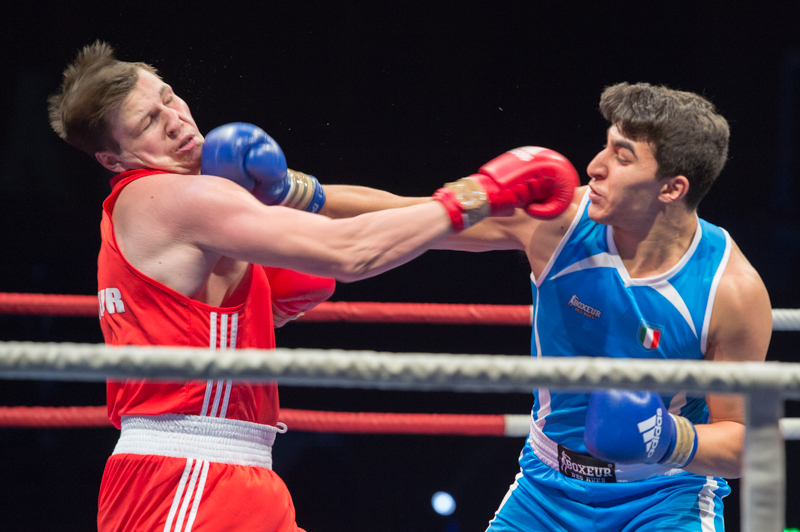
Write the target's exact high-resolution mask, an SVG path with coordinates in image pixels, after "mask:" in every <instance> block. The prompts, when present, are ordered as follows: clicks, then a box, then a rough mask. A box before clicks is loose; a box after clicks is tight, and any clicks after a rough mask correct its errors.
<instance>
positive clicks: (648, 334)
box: [639, 322, 663, 349]
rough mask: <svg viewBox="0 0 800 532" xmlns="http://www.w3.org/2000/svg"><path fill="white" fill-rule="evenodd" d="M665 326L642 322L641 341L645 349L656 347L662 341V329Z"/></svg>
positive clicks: (640, 328) (640, 327) (640, 329)
mask: <svg viewBox="0 0 800 532" xmlns="http://www.w3.org/2000/svg"><path fill="white" fill-rule="evenodd" d="M662 329H663V327H658V326H656V325H650V324H649V323H645V322H642V324H641V325H640V326H639V343H640V344H642V346H643V347H644V348H645V349H656V348H657V347H658V344H660V343H661V330H662Z"/></svg>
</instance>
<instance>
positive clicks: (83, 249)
mask: <svg viewBox="0 0 800 532" xmlns="http://www.w3.org/2000/svg"><path fill="white" fill-rule="evenodd" d="M743 4H744V3H736V4H735V5H734V4H733V3H728V2H717V1H711V2H661V3H658V4H656V3H649V2H625V1H623V2H605V1H601V2H595V3H593V4H591V5H584V4H583V3H575V2H535V1H529V2H521V1H519V2H504V1H493V2H460V3H440V2H428V3H419V4H417V3H413V2H391V1H384V2H347V3H335V2H324V3H323V2H319V3H313V2H272V1H263V2H250V3H238V2H231V3H225V5H223V3H217V5H215V6H213V7H208V6H207V5H206V4H202V3H201V4H192V3H158V4H152V5H151V4H147V3H113V2H103V3H101V2H96V1H95V0H89V1H86V2H81V3H78V4H76V5H75V6H73V7H67V6H66V5H65V3H63V2H61V3H57V4H55V3H53V4H48V3H46V2H45V3H37V2H29V3H25V4H15V5H13V6H11V5H7V6H5V7H3V8H0V59H1V61H2V62H1V63H0V64H1V66H2V76H0V216H1V217H2V218H1V220H2V223H0V291H2V292H42V293H69V294H93V293H95V292H96V290H97V288H96V262H95V261H96V256H97V250H98V247H99V229H98V225H99V220H100V203H101V201H102V199H103V198H104V197H105V195H106V194H107V193H108V190H109V187H108V184H107V180H108V177H109V176H108V175H107V174H106V172H105V170H103V169H102V168H100V167H99V165H97V164H96V163H95V162H94V161H93V160H92V159H91V158H89V157H88V156H86V155H83V154H81V153H79V152H78V151H76V150H74V149H73V148H71V147H69V146H67V145H66V144H65V143H63V142H62V141H61V140H60V139H58V137H57V136H56V135H55V134H54V133H53V132H52V131H51V130H50V129H49V126H48V123H47V114H46V98H47V96H48V95H49V94H51V93H53V92H54V91H55V90H56V89H57V86H58V84H59V82H60V75H61V72H62V70H63V68H64V67H65V66H66V65H67V63H69V62H70V61H71V60H72V59H73V58H74V56H75V54H76V53H77V51H78V49H79V48H80V47H82V46H84V45H86V44H89V43H91V42H92V41H94V40H95V39H102V40H105V41H107V42H109V43H111V44H112V45H113V46H115V47H116V49H117V54H118V57H119V58H121V59H123V60H129V61H145V62H149V63H151V64H153V65H154V66H155V67H156V68H158V69H159V71H160V72H161V73H162V74H163V76H164V77H165V79H166V80H167V81H168V82H169V83H170V84H172V86H173V87H174V88H175V90H176V92H177V93H178V94H179V95H181V96H182V97H183V98H184V99H185V100H186V101H187V102H188V103H189V105H190V106H191V108H192V110H193V114H194V117H195V119H196V120H197V123H198V125H199V126H200V129H201V131H203V132H207V131H209V130H210V129H212V128H213V127H216V126H218V125H220V124H223V123H227V122H233V121H248V122H253V123H255V124H258V125H260V126H261V127H263V128H264V129H265V130H266V131H267V132H269V133H270V134H271V135H272V136H273V137H274V138H275V139H276V140H277V141H278V142H279V143H280V145H281V146H282V148H283V149H284V152H285V153H286V156H287V159H288V161H289V164H290V166H292V167H294V168H297V169H300V170H303V171H306V172H309V173H312V174H314V175H316V176H317V177H319V178H320V180H321V181H322V182H324V183H348V184H360V185H367V186H372V187H377V188H382V189H386V190H389V191H392V192H395V193H398V194H403V195H428V194H430V193H431V192H432V191H433V190H435V189H436V188H438V187H439V186H440V185H441V184H442V183H443V182H445V181H450V180H453V179H454V178H458V177H461V176H463V175H466V174H468V173H470V172H472V171H474V170H476V169H477V168H478V167H480V166H481V164H483V163H484V162H486V161H488V160H490V159H491V158H493V157H495V156H496V155H498V154H500V153H502V152H503V151H505V150H507V149H510V148H513V147H516V146H521V145H541V146H546V147H549V148H552V149H555V150H557V151H559V152H561V153H563V154H565V155H566V156H567V157H569V158H570V159H571V160H572V161H573V163H574V164H575V166H576V167H577V168H578V169H579V171H581V174H585V172H584V169H585V168H586V165H587V164H588V162H589V161H590V160H591V158H592V157H593V155H594V154H595V153H596V152H597V151H598V150H599V149H600V148H601V146H602V144H603V143H604V131H605V128H606V124H605V123H604V121H603V119H602V117H601V116H600V114H599V112H598V111H597V103H598V99H599V94H600V92H601V91H602V89H603V88H604V87H605V86H607V85H609V84H612V83H615V82H618V81H630V82H637V81H648V82H650V83H657V84H666V85H669V86H671V87H674V88H679V89H683V90H690V91H694V92H698V93H700V94H703V95H705V96H706V97H708V98H709V99H711V100H712V101H713V102H714V103H715V104H716V105H717V107H718V108H719V110H720V111H721V112H722V113H723V114H724V115H725V116H726V117H727V118H728V120H729V121H730V124H731V129H732V139H731V150H730V161H729V163H728V165H727V166H726V168H725V170H724V171H723V174H722V176H721V177H720V179H719V181H718V183H717V185H716V186H715V188H714V189H713V190H712V192H711V193H710V195H709V196H708V197H707V198H706V199H705V200H704V202H703V203H702V204H701V208H700V215H701V216H703V217H704V218H706V219H708V220H709V221H711V222H713V223H716V224H718V225H721V226H723V227H725V228H726V229H728V230H729V231H730V233H731V234H732V236H733V238H734V239H735V240H736V241H737V243H738V244H739V246H740V247H741V248H742V250H743V251H744V253H745V254H746V255H747V256H748V257H749V259H750V261H751V262H752V263H753V265H754V266H755V267H756V268H757V269H758V270H759V272H760V273H761V275H762V277H763V278H764V281H765V283H766V285H767V288H768V289H769V291H770V294H771V298H772V304H773V307H775V308H797V307H800V283H798V282H797V281H796V279H797V277H798V275H800V231H798V229H800V215H798V209H797V206H796V203H797V201H798V199H800V190H798V185H797V182H796V181H797V177H798V173H799V172H800V167H799V166H798V164H799V163H798V161H797V160H796V159H797V157H796V155H795V152H796V151H797V147H798V140H800V129H798V127H797V126H798V124H799V123H800V105H799V104H800V89H798V87H799V86H800V85H799V84H800V37H798V34H800V32H798V31H797V27H798V23H799V22H800V6H799V5H798V4H797V3H796V2H791V1H786V2H780V1H774V0H773V1H767V2H760V3H759V6H758V7H756V6H755V5H753V4H750V3H748V4H747V5H743ZM586 179H587V178H586V177H585V175H583V180H584V182H586ZM529 273H530V272H529V268H528V266H527V264H526V261H525V259H524V257H522V256H520V255H519V254H517V253H513V252H495V253H486V254H465V253H450V252H429V253H427V254H426V255H424V256H423V257H421V258H420V259H418V260H417V261H415V262H413V263H411V264H408V265H406V266H403V267H401V268H398V269H397V270H395V271H392V272H389V273H387V274H385V275H382V276H380V277H378V278H375V279H371V280H367V281H362V282H359V283H355V284H349V285H347V284H342V283H340V284H339V286H338V289H337V292H336V294H335V295H334V298H333V299H334V300H339V301H387V302H392V301H398V302H399V301H410V302H440V303H492V304H529V303H530V288H529V282H528V274H529ZM277 337H278V343H279V345H280V346H283V347H318V348H343V349H369V350H377V351H396V352H404V351H420V352H443V353H448V352H449V353H481V354H495V353H496V354H518V355H526V354H527V353H529V341H530V330H528V329H526V328H520V327H462V326H437V327H434V326H416V325H415V326H408V325H350V324H335V325H332V324H301V323H295V324H291V325H289V326H287V327H286V328H285V329H283V330H279V331H278V332H277ZM797 338H798V333H788V332H781V333H776V334H775V335H774V338H773V344H772V347H771V350H770V354H769V359H770V360H781V361H793V362H798V361H800V355H799V354H798V351H797V348H796V346H795V345H794V344H796V342H797ZM0 340H4V341H7V340H32V341H58V342H67V341H70V342H101V341H102V338H101V334H100V330H99V327H98V325H97V322H96V320H94V319H90V318H43V317H20V316H0ZM281 394H282V395H281V397H282V405H283V406H284V407H287V408H309V409H319V410H355V411H358V410H361V411H376V410H378V411H396V412H463V413H493V414H502V413H520V414H524V413H527V412H529V410H530V406H531V397H530V395H529V394H448V393H410V392H391V393H390V392H376V391H357V390H334V389H307V388H291V387H283V388H282V392H281ZM103 401H104V386H103V385H102V384H100V383H66V382H29V381H25V382H22V381H0V404H4V405H50V406H58V405H97V404H102V403H103ZM787 412H788V413H790V414H794V415H797V409H796V404H794V403H789V404H788V405H787ZM116 437H117V432H116V430H114V429H70V430H23V429H0V453H1V454H0V456H2V462H1V463H0V508H2V510H0V529H2V530H52V531H57V530H90V529H92V528H93V526H94V518H95V512H96V499H97V493H98V489H99V483H100V478H101V475H102V469H103V465H104V462H105V459H106V457H107V456H108V455H109V454H110V452H111V450H112V449H113V446H114V443H115V441H116ZM522 444H523V441H522V439H521V438H520V439H509V438H488V437H486V438H468V437H421V436H420V437H412V436H396V437H395V436H343V435H335V434H325V435H320V434H310V433H300V432H296V431H295V432H292V431H290V432H289V433H288V434H287V435H285V436H283V437H281V438H279V441H278V443H277V445H276V448H275V460H276V466H275V468H276V470H277V471H278V472H279V473H280V474H281V476H282V477H283V478H284V479H285V480H286V482H287V484H288V485H289V488H290V490H291V492H292V494H293V497H294V500H295V504H296V507H297V510H298V523H299V524H300V525H301V526H303V527H304V528H306V529H308V530H309V531H319V530H327V531H343V530H348V531H360V530H386V531H393V530H397V531H407V530H408V531H410V530H415V531H416V530H426V531H427V530H430V531H435V530H441V531H444V530H448V531H451V532H453V531H457V530H463V531H472V530H484V529H485V526H486V523H487V522H488V520H489V519H490V518H491V516H492V514H493V512H494V510H495V509H496V508H497V506H498V504H499V503H500V500H501V499H502V497H503V495H504V493H505V491H506V488H507V486H508V485H509V484H510V483H511V481H512V480H513V476H514V474H515V473H516V471H517V469H518V467H517V464H516V458H517V454H518V452H519V450H520V448H521V446H522ZM787 455H788V473H789V477H788V484H789V486H788V501H789V503H788V504H787V506H788V509H787V525H793V526H800V510H798V508H797V505H795V504H793V502H792V501H796V500H798V497H800V490H798V488H797V487H796V486H795V485H794V482H795V481H794V479H795V478H796V476H797V475H798V474H800V444H798V443H792V442H790V443H788V444H787ZM733 484H734V488H735V489H734V493H733V494H732V495H731V496H730V497H729V498H728V499H726V505H727V510H726V515H727V522H728V530H733V531H735V530H738V528H739V526H738V520H739V519H738V511H739V504H738V482H734V483H733ZM438 490H446V491H449V492H450V493H452V494H453V495H454V496H455V498H456V502H457V504H458V508H457V510H456V512H455V513H454V514H453V515H452V516H451V517H449V518H444V517H440V516H437V515H436V514H434V513H433V511H432V510H431V507H430V502H429V501H430V496H431V495H432V494H433V492H435V491H438Z"/></svg>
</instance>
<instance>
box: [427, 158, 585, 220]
mask: <svg viewBox="0 0 800 532" xmlns="http://www.w3.org/2000/svg"><path fill="white" fill-rule="evenodd" d="M478 172H479V173H477V174H473V175H471V176H469V177H465V178H463V179H459V180H458V181H456V182H454V183H447V184H446V185H445V186H444V187H443V188H440V189H439V190H437V191H436V193H435V194H434V195H433V197H434V199H436V200H438V201H439V202H441V203H442V205H444V207H445V208H446V209H447V212H448V213H449V214H450V219H451V220H452V221H453V229H454V231H456V232H458V231H460V230H462V229H466V228H468V227H470V226H472V225H474V224H476V223H478V222H479V221H481V220H482V219H483V218H485V217H486V216H511V215H512V214H513V213H514V209H515V208H523V209H525V211H526V212H527V213H528V214H529V215H531V216H533V217H535V218H539V219H543V220H548V219H551V218H555V217H556V216H558V215H559V214H561V213H562V212H564V211H565V210H566V208H567V207H568V206H569V204H570V203H571V202H572V198H573V195H574V193H575V187H577V186H578V185H579V184H580V180H579V179H578V172H577V171H575V167H573V166H572V163H570V162H569V160H567V159H566V158H565V157H564V156H563V155H561V154H560V153H557V152H555V151H553V150H548V149H547V148H538V147H534V146H524V147H522V148H517V149H515V150H511V151H509V152H506V153H504V154H503V155H501V156H499V157H497V158H495V159H492V160H491V161H489V162H488V163H486V164H485V165H483V166H482V167H481V168H480V170H478Z"/></svg>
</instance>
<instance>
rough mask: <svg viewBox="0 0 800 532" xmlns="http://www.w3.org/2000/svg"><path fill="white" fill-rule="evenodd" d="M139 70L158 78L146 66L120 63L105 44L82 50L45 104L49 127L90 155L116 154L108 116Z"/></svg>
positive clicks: (117, 151)
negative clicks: (102, 152) (107, 152)
mask: <svg viewBox="0 0 800 532" xmlns="http://www.w3.org/2000/svg"><path fill="white" fill-rule="evenodd" d="M140 70H144V71H146V72H150V73H151V74H153V75H154V76H156V77H159V76H158V73H157V72H156V69H155V68H153V67H152V66H151V65H148V64H147V63H128V62H125V61H119V60H118V59H117V58H116V57H114V49H113V48H112V47H111V46H110V45H108V44H107V43H104V42H101V41H95V42H94V43H93V44H90V45H88V46H85V47H84V48H83V49H82V50H81V51H80V52H79V53H78V57H77V58H76V59H75V61H73V62H72V64H70V65H69V66H68V67H67V68H66V70H64V79H63V81H62V83H61V89H60V90H59V92H58V93H56V94H54V95H52V96H50V98H48V100H47V103H48V111H49V114H50V126H51V127H52V128H53V130H54V131H55V132H56V133H58V136H59V137H61V138H62V139H64V140H65V141H67V142H68V143H69V144H71V145H73V146H75V147H76V148H78V149H80V150H82V151H85V152H86V153H88V154H89V155H92V156H94V154H95V153H96V152H98V151H112V152H114V153H119V151H120V147H119V143H117V141H116V140H114V137H113V136H112V135H111V124H110V115H111V114H112V113H113V112H114V111H116V110H117V109H119V107H120V106H121V105H122V102H124V101H125V98H126V97H127V96H128V94H130V92H131V91H132V90H133V88H134V87H135V86H136V83H137V82H138V81H139V72H140ZM159 79H161V78H160V77H159Z"/></svg>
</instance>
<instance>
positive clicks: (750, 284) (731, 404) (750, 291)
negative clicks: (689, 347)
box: [686, 243, 772, 478]
mask: <svg viewBox="0 0 800 532" xmlns="http://www.w3.org/2000/svg"><path fill="white" fill-rule="evenodd" d="M771 336H772V307H771V304H770V300H769V295H768V293H767V289H766V287H765V286H764V283H763V281H762V280H761V278H760V277H759V275H758V273H757V272H756V270H755V269H754V268H753V267H752V266H751V265H750V263H749V262H748V261H747V259H746V258H745V256H744V255H743V254H742V252H741V250H740V249H739V247H738V246H737V245H736V244H735V243H734V244H733V249H732V250H731V256H730V259H729V261H728V265H727V267H726V269H725V272H724V273H723V275H722V278H721V279H720V283H719V287H718V289H717V296H716V298H715V300H714V308H713V311H712V314H711V322H710V325H709V335H708V348H707V350H706V356H705V358H706V360H710V361H714V362H763V361H764V360H765V358H766V356H767V348H768V347H769V341H770V338H771ZM706 402H707V403H708V412H709V424H708V425H697V426H696V428H697V436H698V448H697V454H696V455H695V457H694V459H693V460H692V462H691V463H690V464H689V466H687V467H686V469H687V471H691V472H692V473H698V474H706V475H708V474H714V475H717V476H723V477H726V478H735V477H738V476H740V475H741V468H742V457H743V450H744V434H745V427H744V420H745V410H744V400H743V399H742V398H741V397H740V396H736V395H725V394H707V395H706Z"/></svg>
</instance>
